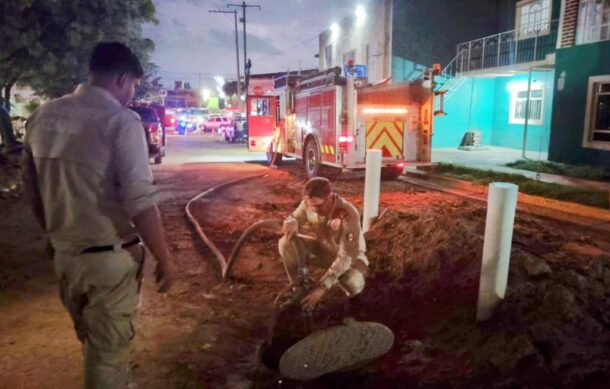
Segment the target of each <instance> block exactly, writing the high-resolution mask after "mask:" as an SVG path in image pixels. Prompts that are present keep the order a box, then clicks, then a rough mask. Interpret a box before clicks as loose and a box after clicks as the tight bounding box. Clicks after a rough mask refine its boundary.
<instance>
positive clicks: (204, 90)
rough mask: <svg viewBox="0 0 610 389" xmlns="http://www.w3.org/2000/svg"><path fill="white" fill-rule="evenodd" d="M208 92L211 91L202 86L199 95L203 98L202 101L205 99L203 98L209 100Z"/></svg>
mask: <svg viewBox="0 0 610 389" xmlns="http://www.w3.org/2000/svg"><path fill="white" fill-rule="evenodd" d="M210 93H211V92H210V90H209V89H208V88H203V89H202V90H201V97H203V100H204V101H205V100H209V98H210Z"/></svg>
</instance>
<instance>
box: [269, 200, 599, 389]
mask: <svg viewBox="0 0 610 389" xmlns="http://www.w3.org/2000/svg"><path fill="white" fill-rule="evenodd" d="M484 223H485V209H484V208H482V207H480V206H472V205H469V204H468V203H463V202H452V203H447V204H439V205H438V206H436V207H426V208H414V209H412V210H408V211H394V210H390V211H388V212H386V213H385V214H384V216H383V217H382V218H381V219H380V220H379V221H378V222H377V223H376V224H375V225H374V226H373V228H372V229H371V230H370V231H369V232H368V233H367V235H366V239H367V248H368V250H367V254H368V257H369V260H370V262H371V274H370V276H369V278H368V280H367V287H366V289H365V291H364V292H363V293H362V294H361V295H360V296H357V297H356V298H354V299H352V300H351V301H350V302H347V303H346V302H345V301H344V300H341V298H335V299H334V300H333V299H331V301H329V302H328V303H327V304H326V306H324V307H321V308H320V309H319V310H318V311H317V312H316V313H315V314H314V316H313V317H312V318H308V319H306V318H304V317H303V316H302V314H300V313H299V312H297V311H298V310H297V311H294V312H283V313H281V314H280V315H278V317H277V320H276V322H275V323H274V326H273V329H272V332H271V336H270V339H269V342H270V343H271V344H273V342H275V345H276V346H279V347H278V348H279V350H281V349H285V348H286V347H288V346H289V345H290V344H292V343H293V342H296V341H297V340H299V339H300V338H302V337H304V336H306V335H307V334H308V333H310V332H311V331H313V330H315V329H320V328H324V327H325V326H329V325H333V324H338V323H339V322H340V321H341V320H343V318H344V317H346V316H352V317H355V318H357V319H358V320H372V321H377V322H381V323H383V324H385V325H387V326H388V327H389V328H391V329H392V330H393V331H394V333H395V335H396V344H395V346H394V348H393V350H392V351H391V352H390V353H388V354H387V355H386V356H385V357H383V358H382V359H381V360H379V361H378V362H377V363H376V364H374V365H372V366H369V367H367V368H366V370H361V371H356V372H351V373H347V374H346V373H343V374H339V375H332V376H329V377H325V378H323V379H322V380H321V381H320V382H318V383H319V384H320V385H322V384H323V385H330V384H333V383H341V384H345V383H354V384H356V385H357V386H358V387H379V386H387V385H389V386H392V385H403V384H404V383H405V382H408V383H409V384H410V385H411V386H420V385H423V386H426V385H447V384H451V385H457V386H460V385H464V386H468V385H484V386H487V385H496V386H515V385H516V386H522V385H540V384H544V385H550V386H582V385H584V386H595V385H601V384H603V383H604V382H608V379H610V348H608V344H610V333H609V332H608V331H607V328H608V327H609V326H610V314H608V312H610V298H609V291H610V253H608V252H607V251H605V249H607V247H606V246H605V245H604V244H600V245H595V244H594V243H592V242H584V243H586V244H588V246H587V249H586V250H580V251H579V250H573V251H571V252H570V255H572V258H570V260H569V261H568V260H565V258H564V257H563V256H564V255H565V251H559V250H560V249H561V248H562V247H565V245H569V247H573V246H574V245H575V244H576V243H573V241H574V240H575V239H577V238H576V237H575V236H569V235H567V234H566V235H565V236H562V235H561V234H559V233H558V232H557V230H555V229H554V228H555V227H556V226H554V225H552V224H547V223H544V222H543V221H538V220H535V219H531V218H529V217H527V216H520V217H519V218H518V219H517V223H516V228H515V232H514V234H515V235H514V244H513V250H512V255H511V266H510V274H509V284H508V290H507V295H506V297H505V300H504V302H503V303H502V305H501V306H500V307H499V308H498V310H497V311H496V313H495V314H494V316H493V317H492V318H491V319H490V320H489V321H487V322H484V323H476V322H475V316H476V301H477V295H478V287H479V275H480V262H481V254H482V253H481V251H482V247H483V233H484ZM570 242H572V243H570ZM600 246H601V247H600ZM592 254H595V255H592ZM308 322H309V323H310V325H309V326H307V325H306V323H308ZM275 352H278V350H275ZM280 355H281V353H279V354H278V355H273V358H272V359H275V358H278V357H279V356H280ZM263 357H269V356H268V355H267V356H265V355H263ZM266 363H267V365H268V366H270V365H271V364H270V363H269V361H266ZM313 387H316V386H313Z"/></svg>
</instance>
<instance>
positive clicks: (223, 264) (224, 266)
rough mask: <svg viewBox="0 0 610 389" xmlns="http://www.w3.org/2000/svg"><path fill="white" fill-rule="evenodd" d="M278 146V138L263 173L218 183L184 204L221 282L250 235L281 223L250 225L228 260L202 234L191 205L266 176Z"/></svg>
mask: <svg viewBox="0 0 610 389" xmlns="http://www.w3.org/2000/svg"><path fill="white" fill-rule="evenodd" d="M278 144H279V137H278V140H277V142H276V143H275V148H274V149H273V150H272V152H273V158H272V159H271V163H270V164H269V167H268V168H267V169H266V170H265V171H264V172H262V173H258V174H253V175H250V176H246V177H240V178H237V179H234V180H230V181H226V182H223V183H220V184H218V185H215V186H213V187H211V188H208V189H206V190H205V191H203V192H201V193H199V194H198V195H197V196H195V197H193V198H192V199H191V200H189V202H188V203H187V204H186V206H185V208H184V211H185V213H186V217H187V218H188V220H189V221H190V222H191V224H192V225H193V227H194V228H195V231H196V232H197V235H198V236H199V238H200V239H201V240H202V241H203V242H204V244H205V245H206V246H207V247H208V248H209V249H210V251H212V254H214V256H215V257H216V259H217V260H218V263H219V264H220V270H221V274H222V279H223V280H226V279H227V278H229V276H230V274H231V269H232V268H233V265H234V263H235V260H236V258H237V257H238V255H239V252H240V251H241V248H242V247H243V245H244V244H245V243H246V241H247V239H248V238H249V237H250V235H252V234H253V233H254V232H255V231H257V230H259V229H261V228H265V227H275V228H278V229H279V228H281V227H282V224H283V223H282V222H281V221H279V220H273V219H266V220H260V221H258V222H256V223H254V224H252V225H251V226H250V227H248V228H247V229H246V230H245V231H244V232H243V233H242V235H241V236H240V237H239V239H238V240H237V243H236V244H235V246H234V247H233V249H232V250H231V254H230V255H229V257H228V258H226V257H225V256H224V255H223V254H222V252H221V251H220V250H219V249H218V246H216V244H214V242H213V241H212V240H211V239H210V238H209V237H208V236H207V235H206V234H205V232H203V229H202V228H201V225H200V224H199V223H198V222H197V219H196V218H195V217H194V216H193V214H192V212H191V205H192V204H193V203H195V202H197V201H198V200H200V199H202V198H206V197H209V196H211V195H213V194H214V193H216V192H218V191H219V190H221V189H223V188H226V187H229V186H232V185H235V184H239V183H242V182H245V181H248V180H251V179H254V178H262V177H265V176H267V175H268V174H269V172H270V171H271V169H272V167H273V166H275V160H276V157H277V155H278V153H276V152H275V150H277V146H278Z"/></svg>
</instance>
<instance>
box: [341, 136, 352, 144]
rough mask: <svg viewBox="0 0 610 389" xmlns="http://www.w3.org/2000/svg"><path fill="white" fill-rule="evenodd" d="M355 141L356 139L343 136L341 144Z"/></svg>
mask: <svg viewBox="0 0 610 389" xmlns="http://www.w3.org/2000/svg"><path fill="white" fill-rule="evenodd" d="M353 141H354V137H353V136H351V135H348V136H345V135H341V136H340V137H339V143H352V142H353Z"/></svg>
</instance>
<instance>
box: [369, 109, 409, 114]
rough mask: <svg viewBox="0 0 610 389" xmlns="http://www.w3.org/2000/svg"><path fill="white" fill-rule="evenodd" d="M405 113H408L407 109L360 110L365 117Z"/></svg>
mask: <svg viewBox="0 0 610 389" xmlns="http://www.w3.org/2000/svg"><path fill="white" fill-rule="evenodd" d="M407 112H409V110H408V109H406V108H381V107H379V108H374V107H368V108H364V109H363V110H362V113H363V114H365V115H367V114H370V115H375V114H378V115H379V114H385V115H387V114H406V113H407Z"/></svg>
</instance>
